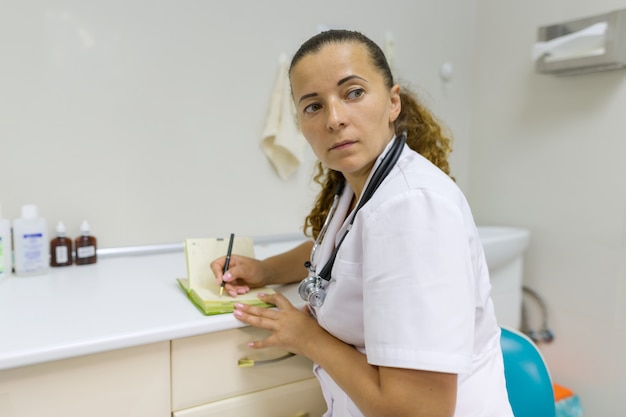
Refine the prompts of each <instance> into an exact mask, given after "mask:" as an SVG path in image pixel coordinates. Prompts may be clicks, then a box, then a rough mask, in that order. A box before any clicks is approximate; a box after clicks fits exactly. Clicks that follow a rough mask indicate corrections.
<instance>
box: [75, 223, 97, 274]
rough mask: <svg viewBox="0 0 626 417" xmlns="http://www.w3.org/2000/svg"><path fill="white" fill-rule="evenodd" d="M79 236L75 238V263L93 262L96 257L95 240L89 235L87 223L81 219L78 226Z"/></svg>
mask: <svg viewBox="0 0 626 417" xmlns="http://www.w3.org/2000/svg"><path fill="white" fill-rule="evenodd" d="M80 232H81V236H79V237H77V238H76V241H75V247H76V265H87V264H95V263H96V258H97V252H96V251H97V247H98V245H97V240H96V238H95V237H94V236H91V235H90V230H89V224H88V223H87V221H86V220H85V221H83V224H81V226H80Z"/></svg>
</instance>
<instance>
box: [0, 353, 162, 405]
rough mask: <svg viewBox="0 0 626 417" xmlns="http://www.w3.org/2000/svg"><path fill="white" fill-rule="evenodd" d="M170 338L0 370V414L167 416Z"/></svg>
mask: <svg viewBox="0 0 626 417" xmlns="http://www.w3.org/2000/svg"><path fill="white" fill-rule="evenodd" d="M170 413H171V408H170V342H169V341H166V342H160V343H155V344H150V345H144V346H139V347H133V348H127V349H121V350H114V351H110V352H104V353H97V354H93V355H87V356H80V357H76V358H72V359H64V360H59V361H54V362H48V363H43V364H39V365H32V366H26V367H22V368H15V369H8V370H4V371H0V416H3V417H5V416H6V417H33V416H47V417H85V416H89V417H112V416H125V417H168V416H170V415H171V414H170Z"/></svg>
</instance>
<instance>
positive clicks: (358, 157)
mask: <svg viewBox="0 0 626 417" xmlns="http://www.w3.org/2000/svg"><path fill="white" fill-rule="evenodd" d="M289 76H290V81H291V89H292V96H293V100H294V102H295V106H296V110H297V119H298V122H299V125H300V127H301V130H302V133H303V134H304V136H305V138H306V139H307V141H308V142H309V144H310V146H311V148H312V149H313V151H314V153H315V155H316V156H317V158H318V159H319V165H318V168H319V174H318V176H317V177H316V180H318V181H319V182H320V183H321V185H322V190H321V192H320V194H319V195H318V197H317V200H316V202H315V205H314V207H313V209H312V211H311V213H310V214H309V215H308V217H307V218H306V222H305V227H306V230H308V231H310V232H311V234H312V236H313V237H314V238H318V243H319V240H320V239H319V238H320V237H323V239H321V244H320V245H319V247H318V245H315V250H314V254H313V255H312V256H311V253H310V252H311V249H312V248H313V246H314V245H313V242H306V243H304V244H302V245H300V246H298V247H296V248H294V249H293V250H291V251H288V252H285V253H283V254H280V255H277V256H274V257H271V258H268V259H265V260H263V261H259V260H254V259H250V258H245V257H241V256H236V255H233V256H232V257H231V260H230V268H229V271H228V272H226V273H225V274H224V275H223V276H222V273H221V271H222V268H223V265H224V258H219V259H217V260H215V261H214V262H213V263H212V264H211V267H212V269H213V270H214V272H215V275H216V277H217V280H218V282H221V280H224V281H225V282H226V287H225V288H226V291H227V292H229V293H230V294H231V295H236V294H237V293H243V292H246V291H248V290H249V288H253V287H259V286H263V285H267V284H284V283H290V282H296V281H300V280H301V279H302V278H304V277H305V276H306V275H307V273H308V274H309V275H310V278H309V281H310V282H309V287H308V288H305V289H308V290H309V292H313V293H314V295H317V296H319V297H315V296H314V297H312V298H311V305H310V306H308V307H307V308H305V309H304V310H299V309H296V308H295V307H294V306H293V305H292V304H291V303H290V302H289V301H288V300H287V299H286V298H285V297H284V296H282V295H280V294H273V295H261V296H260V297H261V298H262V299H263V301H266V302H268V303H273V304H275V305H276V306H277V309H265V308H259V307H253V306H248V305H244V304H237V305H236V309H235V312H234V315H235V316H236V317H237V319H239V320H241V321H242V322H245V323H247V324H249V325H252V326H256V327H259V328H263V329H267V330H269V331H271V335H270V336H269V337H268V338H266V339H264V340H259V341H255V342H253V343H251V344H250V346H251V347H252V348H265V347H270V346H278V347H281V348H284V349H286V350H288V351H290V352H293V353H296V354H300V355H304V356H307V357H309V358H310V359H311V360H312V361H313V362H314V363H315V367H314V372H315V374H316V376H317V378H318V379H319V381H320V384H321V387H322V390H323V394H324V397H325V399H326V401H327V404H328V411H327V413H326V414H325V416H336V417H339V416H376V417H383V416H393V417H401V416H456V417H460V416H481V417H507V416H512V415H513V414H512V412H511V408H510V406H509V403H508V398H507V392H506V387H505V380H504V370H503V362H502V353H501V349H500V344H499V340H500V330H499V327H498V325H497V323H496V318H495V314H494V309H493V304H492V301H491V298H490V295H489V293H490V284H489V276H488V272H487V266H486V263H485V259H484V254H483V250H482V247H481V244H480V240H479V237H478V233H477V230H476V226H475V224H474V220H473V218H472V214H471V212H470V208H469V206H468V204H467V202H466V200H465V198H464V196H463V194H462V192H461V191H460V190H459V188H458V187H457V186H456V185H455V182H454V181H453V180H452V179H451V178H450V177H449V176H448V171H449V169H448V163H447V156H448V153H449V152H450V146H449V144H450V141H449V139H448V138H447V137H446V136H445V135H444V134H443V133H442V130H441V128H440V126H439V125H438V124H437V122H436V121H435V120H434V118H433V116H432V115H431V114H430V113H429V112H428V111H427V110H426V109H425V108H424V107H423V106H422V105H421V104H419V103H418V102H417V101H416V100H415V98H413V96H412V95H410V94H409V93H407V92H405V91H403V90H401V88H400V86H399V85H397V84H394V81H393V77H392V74H391V71H390V69H389V66H388V64H387V61H386V59H385V57H384V54H383V53H382V51H381V50H380V48H379V47H378V46H377V45H376V44H375V43H373V42H372V41H371V40H370V39H369V38H367V37H365V36H364V35H362V34H360V33H358V32H351V31H343V30H331V31H327V32H322V33H320V34H318V35H316V36H314V37H313V38H311V39H309V40H308V41H307V42H305V43H304V44H303V45H302V46H301V47H300V49H299V50H298V51H297V52H296V54H295V56H294V57H293V60H292V62H291V67H290V71H289ZM405 131H406V144H404V141H403V140H404V137H402V135H401V133H403V132H405ZM393 153H397V154H399V159H398V160H397V162H393V161H392V162H393V164H392V165H391V166H390V167H388V168H389V169H390V172H389V173H388V174H387V175H386V176H385V177H384V178H383V179H382V180H380V178H378V179H377V180H376V181H379V182H381V183H380V186H379V187H378V189H376V191H375V192H374V193H373V194H371V192H370V194H371V195H370V198H369V199H368V200H367V202H366V203H365V204H364V205H362V207H359V208H358V209H357V211H356V216H355V208H356V207H357V205H358V204H359V201H360V200H361V199H363V198H367V197H364V191H366V189H367V187H368V183H369V182H373V180H372V177H373V176H374V172H375V171H376V169H377V168H378V167H379V166H381V165H385V164H386V165H388V166H389V164H390V162H389V159H390V158H392V157H393V155H392V154H393ZM386 156H388V158H387V159H386V160H385V157H386ZM378 176H379V177H380V174H378ZM344 182H345V186H344V187H343V189H342V190H341V191H339V192H338V197H337V201H338V204H337V205H336V207H335V210H333V211H334V214H333V215H332V216H331V217H332V218H331V219H330V221H329V223H328V224H327V227H323V226H324V221H325V219H326V218H327V217H329V216H328V214H329V211H331V207H332V206H333V199H334V196H335V192H336V191H337V190H338V185H339V184H342V183H344ZM339 188H340V187H339ZM370 188H371V187H370ZM350 223H352V224H351V226H349V224H350ZM323 229H325V230H323ZM320 234H322V235H323V236H320ZM336 248H338V251H337V253H336V258H335V259H334V263H332V267H331V272H330V274H329V276H328V277H326V278H325V279H319V278H316V277H317V276H318V275H320V272H321V270H323V267H324V266H325V265H327V264H328V262H329V259H332V258H333V251H334V250H335V249H336ZM307 261H309V262H307ZM305 263H306V265H307V267H308V268H309V269H310V271H309V270H307V268H306V267H305ZM329 265H330V264H329ZM305 284H306V283H305ZM301 288H302V286H301ZM305 292H306V291H305ZM307 294H308V293H307Z"/></svg>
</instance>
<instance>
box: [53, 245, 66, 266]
mask: <svg viewBox="0 0 626 417" xmlns="http://www.w3.org/2000/svg"><path fill="white" fill-rule="evenodd" d="M54 256H55V257H56V260H57V263H59V264H64V263H67V261H68V259H69V251H68V250H67V246H57V247H56V248H55V249H54Z"/></svg>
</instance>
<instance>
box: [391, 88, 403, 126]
mask: <svg viewBox="0 0 626 417" xmlns="http://www.w3.org/2000/svg"><path fill="white" fill-rule="evenodd" d="M389 100H390V101H389V103H390V107H389V123H393V122H395V121H396V119H397V118H398V116H399V115H400V110H402V101H401V100H400V85H399V84H395V85H394V86H393V87H391V90H390V91H389Z"/></svg>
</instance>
